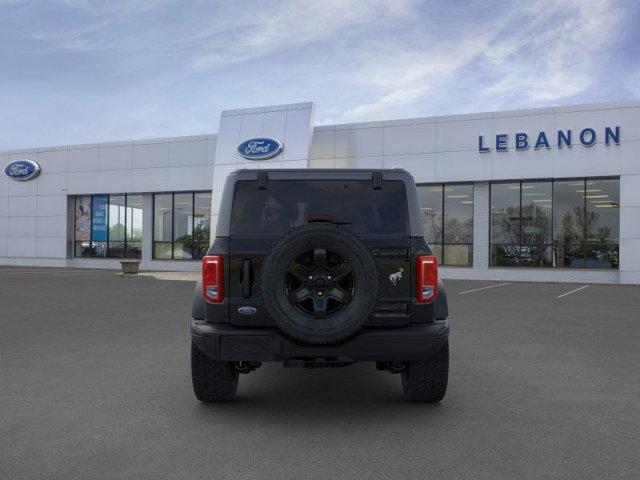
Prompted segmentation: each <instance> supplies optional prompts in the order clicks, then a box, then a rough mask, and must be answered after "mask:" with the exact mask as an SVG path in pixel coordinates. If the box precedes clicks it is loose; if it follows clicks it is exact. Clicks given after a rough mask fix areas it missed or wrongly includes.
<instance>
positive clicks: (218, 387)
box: [191, 342, 239, 403]
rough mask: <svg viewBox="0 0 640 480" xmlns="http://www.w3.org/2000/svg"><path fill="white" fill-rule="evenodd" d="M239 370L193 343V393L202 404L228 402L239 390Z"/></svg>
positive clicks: (231, 363)
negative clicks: (217, 359) (216, 358)
mask: <svg viewBox="0 0 640 480" xmlns="http://www.w3.org/2000/svg"><path fill="white" fill-rule="evenodd" d="M238 375H239V374H238V370H236V368H235V366H234V365H233V362H218V361H216V360H212V359H211V358H210V357H208V356H207V355H206V354H204V353H203V352H202V351H201V350H200V349H199V348H198V347H197V346H196V344H195V343H193V342H191V380H192V382H193V392H194V393H195V394H196V398H197V399H198V400H200V401H201V402H206V403H211V402H228V401H229V400H232V399H233V397H234V396H235V395H236V391H237V389H238Z"/></svg>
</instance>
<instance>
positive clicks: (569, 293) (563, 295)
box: [558, 285, 589, 298]
mask: <svg viewBox="0 0 640 480" xmlns="http://www.w3.org/2000/svg"><path fill="white" fill-rule="evenodd" d="M588 286H589V285H583V286H581V287H579V288H576V289H575V290H571V291H570V292H567V293H563V294H562V295H558V298H562V297H565V296H567V295H571V294H572V293H576V292H579V291H580V290H584V289H585V288H587V287H588Z"/></svg>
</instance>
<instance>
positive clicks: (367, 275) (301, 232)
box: [260, 222, 379, 345]
mask: <svg viewBox="0 0 640 480" xmlns="http://www.w3.org/2000/svg"><path fill="white" fill-rule="evenodd" d="M319 248H321V249H326V251H328V252H332V253H334V254H336V255H337V256H339V257H340V258H342V259H345V260H346V261H348V263H349V265H350V267H351V268H352V272H353V278H354V285H355V286H354V290H353V294H352V296H351V299H350V302H349V304H348V305H345V306H344V307H342V309H341V310H340V311H339V312H337V313H335V314H332V315H327V317H326V318H321V319H318V318H314V317H313V315H308V314H305V313H304V312H302V311H300V310H299V309H298V308H297V307H296V306H295V305H293V304H292V303H291V302H290V301H289V299H288V297H287V292H286V275H287V268H288V266H289V265H290V263H291V262H292V261H294V260H295V259H296V258H298V257H299V256H300V255H301V254H303V253H304V252H305V251H309V250H314V249H319ZM260 275H261V278H260V285H261V288H262V296H263V298H264V304H265V307H266V311H267V313H268V314H269V315H270V316H271V318H272V319H273V321H274V323H275V324H276V325H277V327H278V328H279V329H280V330H281V331H282V332H283V333H284V334H285V335H287V336H289V337H290V338H292V339H294V340H298V341H300V342H303V343H307V344H316V345H320V344H331V343H338V342H340V341H342V340H345V339H347V338H348V337H349V336H351V335H353V334H354V333H356V332H357V331H358V330H360V329H361V328H362V326H363V325H364V323H365V322H366V321H367V319H368V318H369V316H370V315H371V312H372V311H373V308H374V307H375V304H376V301H377V297H378V280H379V278H378V277H379V273H378V268H377V266H376V262H375V259H374V258H373V255H372V254H371V252H370V251H369V249H368V248H367V246H366V245H365V244H364V242H363V241H362V240H360V238H358V237H357V236H356V235H355V234H354V233H353V232H351V231H350V230H349V229H348V228H345V227H343V226H340V225H336V224H332V223H327V222H318V223H309V224H306V225H303V226H301V227H299V228H296V229H294V230H292V231H290V232H289V233H287V234H285V235H284V236H283V237H282V238H280V239H279V240H278V241H277V242H275V243H274V245H273V246H272V248H271V250H270V251H269V253H268V254H267V256H266V257H265V260H264V263H263V265H262V269H261V273H260Z"/></svg>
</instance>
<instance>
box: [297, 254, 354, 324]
mask: <svg viewBox="0 0 640 480" xmlns="http://www.w3.org/2000/svg"><path fill="white" fill-rule="evenodd" d="M354 290H355V281H354V276H353V269H352V267H351V265H350V264H349V262H348V261H347V260H345V259H343V258H341V257H340V256H338V255H337V254H335V253H333V252H331V251H327V250H326V249H324V248H315V249H313V251H308V252H305V253H304V254H302V255H300V256H299V257H297V258H296V259H295V260H293V262H291V263H290V264H289V266H288V268H287V280H286V291H287V296H288V298H289V301H290V302H291V303H292V304H293V305H295V306H296V307H297V308H298V309H299V310H301V311H302V312H304V313H306V314H309V315H313V316H314V317H315V318H326V317H327V316H330V315H333V314H335V313H336V312H338V311H339V310H340V309H341V308H343V307H344V306H346V305H348V304H349V303H350V302H351V299H352V297H353V293H354Z"/></svg>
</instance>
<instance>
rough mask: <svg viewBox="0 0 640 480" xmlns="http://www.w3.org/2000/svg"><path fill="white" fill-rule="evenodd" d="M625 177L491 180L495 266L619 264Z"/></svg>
mask: <svg viewBox="0 0 640 480" xmlns="http://www.w3.org/2000/svg"><path fill="white" fill-rule="evenodd" d="M619 184H620V182H619V180H618V179H591V178H587V179H575V180H558V181H553V182H552V181H524V182H500V183H492V184H491V235H490V238H491V246H490V257H491V266H520V267H559V268H618V243H619V239H618V237H619V208H620V206H619Z"/></svg>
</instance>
